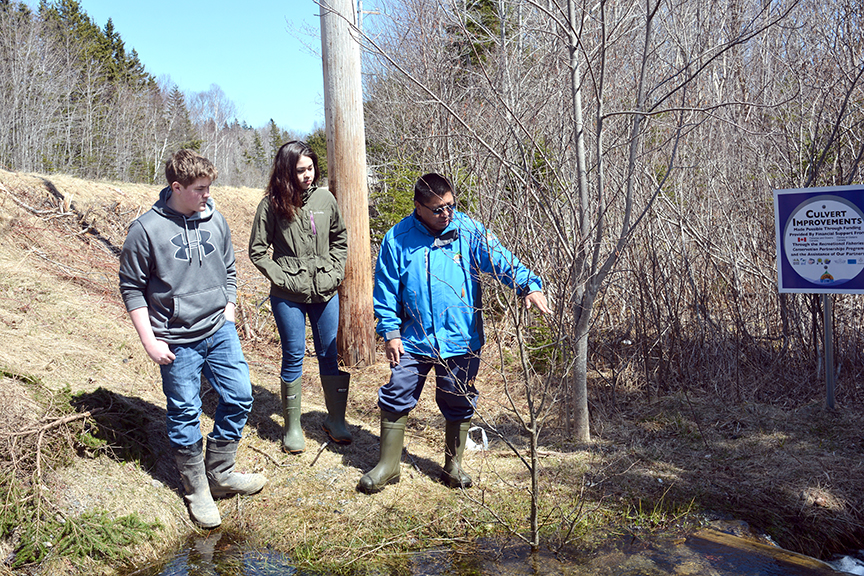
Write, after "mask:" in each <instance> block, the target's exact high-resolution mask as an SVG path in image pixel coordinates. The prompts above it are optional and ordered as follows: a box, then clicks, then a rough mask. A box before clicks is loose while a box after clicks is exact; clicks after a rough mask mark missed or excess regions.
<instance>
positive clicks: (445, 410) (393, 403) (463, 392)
mask: <svg viewBox="0 0 864 576" xmlns="http://www.w3.org/2000/svg"><path fill="white" fill-rule="evenodd" d="M433 367H434V368H435V402H436V404H438V409H439V410H441V414H443V415H444V419H445V420H451V421H453V420H455V421H462V420H469V419H470V418H471V417H472V416H473V415H474V409H475V408H476V406H477V396H478V393H477V388H475V387H474V379H475V378H476V377H477V371H478V370H479V369H480V353H479V351H478V352H473V353H471V354H464V355H462V356H453V357H451V358H443V359H439V358H429V357H427V356H415V355H413V354H408V353H405V354H403V355H402V357H401V358H400V359H399V364H397V365H396V366H393V367H392V368H391V369H390V381H389V382H387V384H385V385H384V386H382V387H381V388H379V389H378V407H379V408H381V409H382V410H386V411H387V412H393V413H395V414H405V413H407V412H409V411H410V410H413V409H414V407H415V406H416V405H417V400H419V399H420V393H421V392H423V385H424V384H425V383H426V375H427V374H429V371H430V370H432V368H433Z"/></svg>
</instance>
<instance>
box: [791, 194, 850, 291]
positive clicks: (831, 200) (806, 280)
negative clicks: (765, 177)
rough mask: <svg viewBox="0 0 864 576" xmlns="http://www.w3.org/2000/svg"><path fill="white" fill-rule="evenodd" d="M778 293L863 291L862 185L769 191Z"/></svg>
mask: <svg viewBox="0 0 864 576" xmlns="http://www.w3.org/2000/svg"><path fill="white" fill-rule="evenodd" d="M774 224H775V228H776V231H777V286H778V289H779V290H780V292H802V293H826V294H831V293H834V294H861V293H864V274H862V271H864V186H862V185H855V186H832V187H826V188H802V189H791V190H775V191H774Z"/></svg>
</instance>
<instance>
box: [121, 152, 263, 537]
mask: <svg viewBox="0 0 864 576" xmlns="http://www.w3.org/2000/svg"><path fill="white" fill-rule="evenodd" d="M165 176H166V178H167V180H168V186H167V187H166V188H164V189H163V190H162V191H161V192H160V193H159V200H158V201H157V202H156V203H155V204H154V205H153V207H152V208H151V209H150V210H149V211H147V212H146V213H145V214H143V215H142V216H141V217H139V218H137V219H136V220H134V221H133V222H132V224H131V225H130V227H129V233H128V235H127V237H126V241H125V242H124V243H123V251H122V253H121V255H120V293H121V294H122V296H123V302H124V304H125V305H126V310H127V311H128V312H129V317H130V318H131V319H132V324H133V325H134V326H135V330H136V332H137V333H138V336H139V338H140V339H141V344H142V345H143V346H144V350H145V351H146V352H147V355H148V356H150V359H151V360H153V361H154V362H156V363H157V364H159V368H160V370H161V373H162V390H163V391H164V393H165V397H166V399H167V419H166V420H167V424H168V440H169V442H170V444H171V448H172V451H173V453H174V460H175V462H176V463H177V468H178V469H179V471H180V476H181V478H182V480H183V487H184V489H185V491H186V502H187V504H188V506H189V515H190V516H191V518H192V520H193V521H195V522H196V523H197V524H198V525H199V526H201V527H202V528H215V527H216V526H219V525H220V524H221V522H222V520H221V517H220V515H219V509H218V508H217V507H216V504H215V503H214V501H213V499H214V498H221V497H225V496H230V495H233V494H254V493H256V492H258V491H259V490H261V488H263V486H264V484H265V482H266V481H267V480H266V478H264V476H262V475H261V474H240V473H237V472H234V460H235V456H236V453H237V444H238V442H239V440H240V438H241V437H242V433H243V427H244V426H245V424H246V419H247V418H248V415H249V411H250V410H251V408H252V384H251V381H250V379H249V366H248V365H247V364H246V360H245V359H244V357H243V351H242V349H241V348H240V339H239V338H238V336H237V330H236V328H235V325H234V306H235V302H236V300H237V277H236V271H235V265H234V248H233V246H232V244H231V231H230V230H229V229H228V224H227V222H226V221H225V218H224V217H223V216H222V214H220V213H219V212H218V211H217V210H216V209H215V207H214V204H213V200H212V199H211V198H210V184H211V183H212V182H213V180H215V179H216V176H217V171H216V167H215V166H213V164H212V163H210V161H209V160H207V159H206V158H204V157H202V156H199V155H198V154H197V153H195V152H194V151H192V150H180V151H178V152H177V153H175V154H174V155H173V156H172V157H171V158H170V159H169V160H168V162H167V163H166V164H165ZM202 373H203V374H204V376H205V377H206V378H207V381H208V382H209V383H210V385H211V386H212V387H213V389H214V390H215V391H216V393H217V394H218V395H219V404H218V406H217V408H216V413H215V414H214V415H213V420H214V423H213V431H212V432H211V433H210V434H209V435H208V436H207V451H206V456H205V454H204V450H203V443H204V442H203V436H202V435H201V424H200V420H199V418H200V414H201V396H200V392H201V374H202Z"/></svg>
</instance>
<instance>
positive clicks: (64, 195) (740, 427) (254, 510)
mask: <svg viewBox="0 0 864 576" xmlns="http://www.w3.org/2000/svg"><path fill="white" fill-rule="evenodd" d="M157 193H158V187H155V186H145V185H137V184H127V183H105V182H90V181H84V180H80V179H75V178H71V177H64V176H60V175H52V176H50V177H42V176H38V175H26V174H17V173H10V172H5V171H2V170H0V374H2V376H0V378H2V385H0V411H2V415H3V417H2V418H0V438H2V439H3V442H4V449H3V450H4V455H3V456H2V457H0V467H2V471H3V472H4V474H8V473H13V474H16V475H17V477H19V478H20V479H21V480H22V481H23V482H25V483H34V482H35V483H39V484H40V485H41V486H42V488H41V490H42V493H43V495H45V499H46V500H47V501H49V502H50V503H51V506H52V507H53V509H54V511H55V512H56V513H58V514H62V515H63V516H64V517H66V518H75V517H76V515H79V514H82V513H85V512H88V511H91V512H92V511H99V510H106V511H108V512H109V513H110V514H112V515H116V516H122V515H125V514H130V513H133V512H135V513H137V514H138V515H140V516H141V517H142V518H144V519H145V520H147V521H158V522H160V523H161V525H162V529H161V530H160V531H159V536H158V537H157V538H155V539H153V540H151V541H148V542H146V543H144V544H140V545H138V546H136V547H135V549H134V550H133V553H134V555H133V557H132V559H131V560H127V561H123V562H113V563H112V562H107V561H106V562H99V561H77V562H70V561H68V560H63V559H49V560H47V561H46V562H44V563H43V564H42V565H41V566H35V567H34V566H30V567H25V568H23V569H22V571H24V572H31V573H41V574H73V573H81V574H85V573H86V574H100V573H101V574H114V573H117V571H119V570H122V569H125V568H128V567H129V566H130V565H139V566H140V565H141V564H142V563H146V562H149V561H152V560H155V559H157V558H160V557H162V556H163V555H164V554H166V553H168V552H170V551H172V550H173V549H174V548H175V547H176V546H177V545H178V543H179V542H180V541H181V540H182V538H183V536H184V535H186V534H188V533H189V532H190V531H192V530H193V527H192V526H191V525H190V523H189V521H188V516H187V514H186V510H185V507H184V505H183V501H182V498H181V495H180V484H179V479H178V478H177V474H176V471H175V469H174V466H173V463H172V461H171V458H170V456H169V455H168V452H167V440H166V438H165V432H164V416H165V413H164V399H163V395H162V391H161V382H160V378H159V372H158V368H157V366H156V365H154V364H153V363H152V362H150V360H149V359H148V358H147V355H146V353H145V352H144V351H143V349H142V348H141V346H140V344H139V342H138V339H137V336H136V335H135V331H134V329H133V328H132V325H131V323H130V322H129V320H128V318H127V315H126V313H125V310H124V308H123V305H122V302H121V300H120V297H119V292H118V289H117V263H118V261H117V253H118V251H119V248H120V247H121V245H122V243H123V239H124V237H125V228H126V225H127V224H128V223H129V221H131V220H132V219H133V218H135V217H136V216H137V215H138V214H140V213H142V212H143V211H145V210H147V209H148V208H149V206H150V205H151V204H152V202H153V201H154V200H155V197H156V194H157ZM260 194H261V191H259V190H252V189H237V188H221V187H216V188H214V199H215V201H216V204H217V207H218V209H219V210H220V211H222V212H223V213H224V214H225V216H226V217H227V218H228V221H229V223H230V225H231V228H232V231H233V233H234V238H233V240H234V245H235V250H236V252H237V263H238V281H239V282H238V284H239V298H238V305H239V306H238V310H239V321H240V324H239V325H240V326H241V328H242V330H241V332H242V334H241V337H243V338H244V342H243V343H244V349H245V351H246V355H247V359H248V361H249V363H250V366H251V368H252V380H253V386H254V392H255V405H254V408H253V414H252V417H251V419H250V421H249V423H248V425H247V435H248V438H247V440H245V441H244V444H243V445H241V449H240V452H239V454H238V465H239V467H240V468H241V469H244V470H247V471H260V472H263V473H264V474H266V475H267V476H268V478H269V483H268V485H267V486H266V487H265V489H264V491H263V492H262V493H261V494H259V495H257V496H254V497H249V498H233V499H228V500H223V501H220V502H219V506H220V510H221V512H222V515H223V522H224V523H223V529H225V530H233V531H236V532H239V533H241V534H243V535H245V536H246V537H247V538H248V539H249V540H251V541H252V542H253V543H254V544H259V545H267V546H270V547H272V548H274V549H277V550H281V551H284V552H286V553H287V554H288V555H289V556H290V557H291V558H292V559H293V560H294V561H295V562H297V563H299V564H301V565H307V566H317V567H322V566H323V567H327V568H329V569H332V570H342V571H350V570H352V569H359V568H360V567H363V566H366V565H367V564H380V563H382V562H383V563H387V564H391V565H400V564H402V563H405V562H407V553H408V552H411V551H415V550H419V549H425V548H429V547H432V546H437V545H441V544H451V545H456V546H468V545H470V544H471V542H473V541H474V539H475V538H477V537H480V536H487V535H495V534H506V533H507V532H508V530H512V531H515V532H519V533H524V532H525V531H526V529H527V525H528V524H527V516H528V498H527V489H528V487H529V485H530V476H529V474H528V471H527V469H526V468H525V466H524V465H523V464H522V461H521V460H520V459H519V458H517V457H516V456H515V455H514V453H513V452H512V451H511V450H509V449H507V448H506V447H505V446H503V445H502V444H501V443H498V442H492V444H491V446H490V449H489V450H487V451H477V452H470V453H467V456H466V465H467V468H468V470H469V472H470V473H471V474H472V476H473V477H474V479H475V487H474V488H472V489H470V490H467V491H464V492H460V491H453V490H449V489H447V488H445V487H444V486H442V485H441V484H439V483H438V482H437V481H436V479H437V477H438V473H439V472H440V469H441V464H442V462H443V420H442V418H441V416H440V414H439V413H438V410H437V408H436V406H435V404H434V397H433V394H432V391H431V389H430V388H429V387H427V390H426V391H425V392H424V394H423V398H422V400H421V403H420V405H419V406H418V408H417V410H416V411H415V412H413V413H412V415H411V417H410V419H409V424H408V433H407V437H406V453H405V456H404V457H403V461H402V481H401V482H400V483H399V484H397V485H395V486H392V487H389V488H387V489H386V490H385V491H383V492H382V493H380V494H377V495H374V496H367V495H363V494H359V493H357V492H356V491H355V489H354V487H355V485H356V483H357V480H358V479H359V478H360V476H361V475H362V474H363V473H364V472H365V471H367V470H369V469H370V468H371V467H372V466H374V464H375V463H376V462H377V457H378V409H377V407H376V399H377V398H376V392H377V388H378V386H379V385H380V384H381V383H383V382H384V381H385V379H386V378H387V377H388V374H389V369H388V367H387V365H386V363H385V362H384V360H383V355H381V354H379V356H378V362H377V363H376V364H375V365H373V366H370V367H365V368H354V369H350V371H351V373H352V387H351V396H350V402H349V407H348V421H349V424H350V425H351V426H352V431H353V433H354V435H355V442H354V443H353V444H352V445H350V446H347V447H339V446H333V445H326V446H323V448H321V447H322V445H323V443H324V442H325V434H324V432H323V431H322V430H321V422H322V421H323V419H324V417H325V409H324V405H323V397H322V395H321V391H320V385H319V383H318V378H317V367H316V366H315V365H314V358H312V357H307V360H306V364H305V368H306V370H305V372H306V373H305V374H304V381H303V411H304V415H303V427H304V431H305V433H306V439H307V451H306V452H305V453H304V454H302V455H300V456H297V457H288V456H286V455H284V454H282V453H281V452H280V451H279V432H280V426H281V416H280V406H279V378H278V366H279V349H278V344H277V341H276V332H275V326H274V325H273V322H272V318H270V317H269V315H268V313H267V304H266V295H267V288H268V286H267V284H266V281H264V279H263V277H261V276H260V274H259V273H258V272H257V270H255V269H254V267H253V266H252V265H251V263H250V262H249V260H248V257H246V241H247V236H246V234H247V233H248V230H249V223H250V221H251V218H252V216H253V214H254V210H255V207H256V205H257V203H258V200H259V198H260ZM310 347H311V342H310ZM488 356H489V360H490V366H488V367H487V368H486V369H484V371H483V372H482V373H481V376H480V378H478V387H479V389H480V390H481V400H480V404H481V410H482V411H483V415H484V417H485V418H486V419H487V420H488V421H490V422H494V423H495V424H496V425H497V426H498V427H499V429H500V430H504V431H506V433H507V434H508V438H509V439H510V440H511V441H512V442H513V443H515V444H516V445H523V444H524V442H525V438H524V437H523V436H521V435H520V433H519V430H518V427H517V426H515V421H514V418H513V416H512V414H511V413H510V412H509V411H508V409H507V400H506V398H505V395H504V390H503V387H502V385H501V380H500V377H499V376H498V374H499V373H498V371H497V370H495V369H494V368H495V367H494V366H492V365H491V362H492V361H494V359H493V358H492V357H493V354H489V355H488ZM819 386H821V384H820V383H814V387H819ZM70 393H71V394H80V396H78V397H77V400H76V401H75V403H74V405H73V406H71V407H70V405H69V400H68V398H69V394H70ZM213 396H214V395H213V394H212V393H205V396H204V398H205V408H204V418H203V420H204V423H203V426H204V428H205V432H206V431H209V429H210V426H211V425H212V420H210V415H212V413H213V410H214V408H215V403H214V402H213ZM595 399H596V395H595ZM85 412H89V413H90V416H88V417H86V418H85V417H84V416H82V414H84V413H85ZM595 412H601V411H599V410H598V411H595ZM70 413H71V414H73V415H75V418H74V419H73V420H72V421H70V422H69V423H68V424H63V425H56V426H54V424H57V422H58V419H59V418H61V417H63V416H68V415H69V414H70ZM862 416H864V411H862V408H861V407H860V406H855V407H841V408H840V409H838V410H836V411H828V410H826V409H825V408H823V406H822V404H821V403H820V402H819V401H814V400H807V401H806V402H801V403H798V404H796V403H795V402H794V401H793V402H790V403H789V404H788V406H787V407H785V408H779V407H776V406H767V405H757V404H741V405H731V404H727V403H725V402H723V401H721V400H719V399H718V398H716V397H714V396H711V395H708V394H700V392H699V391H698V390H692V391H690V392H688V393H687V395H682V396H674V397H666V398H661V399H659V400H657V401H655V402H652V403H648V402H646V401H645V399H644V396H643V395H642V394H641V393H639V392H638V391H632V392H627V391H626V390H621V391H619V393H618V402H617V405H616V406H615V407H614V409H612V407H608V406H604V407H603V410H602V416H599V415H598V414H597V413H595V415H594V421H593V422H592V426H593V434H594V438H595V441H594V442H593V443H592V445H591V446H579V445H575V444H573V443H572V442H569V441H568V440H567V439H566V438H565V437H564V436H563V435H562V434H561V433H560V431H559V430H558V429H557V428H556V426H555V423H554V422H553V421H550V422H549V423H548V425H547V427H546V429H545V430H546V431H545V432H544V434H543V436H542V437H541V459H540V462H541V476H540V478H541V484H542V501H541V519H542V520H543V525H544V528H543V533H544V541H545V542H546V543H547V544H548V545H552V546H555V545H560V544H564V543H569V544H575V545H579V546H590V545H592V544H593V543H596V542H598V541H599V540H602V539H603V538H605V537H607V536H609V535H612V534H620V533H625V532H632V531H650V530H686V529H688V528H690V527H692V526H694V525H696V524H698V523H699V522H700V521H701V520H703V519H705V518H709V517H726V518H731V519H736V520H743V521H746V522H748V523H749V524H750V525H751V527H752V528H753V529H754V530H755V531H757V532H760V533H765V534H768V535H770V536H771V537H772V538H773V539H774V541H775V542H776V543H777V544H779V545H781V546H783V547H785V548H788V549H790V550H793V551H797V552H802V553H805V554H808V555H811V556H815V557H820V558H823V559H824V558H827V557H829V556H830V555H831V554H833V553H836V552H843V551H846V550H849V549H853V548H860V547H861V545H862V543H864V470H862V453H864V439H862V434H861V422H862ZM50 426H53V427H50ZM48 427H50V428H48ZM43 429H44V433H43V434H41V435H40V434H38V431H39V430H43ZM88 430H89V431H98V433H99V434H101V437H102V438H103V439H107V440H108V441H109V444H110V446H111V449H110V450H105V449H89V448H87V447H86V446H83V445H82V444H81V443H80V441H79V440H78V435H79V434H81V433H82V432H86V431H88ZM37 455H38V456H39V457H38V458H37ZM4 477H5V476H4ZM6 505H7V506H8V505H9V503H8V502H7V503H6ZM17 544H18V542H17V541H16V537H15V533H14V531H13V533H12V534H10V535H8V536H7V537H6V538H5V539H3V541H2V542H0V558H6V557H7V556H8V555H9V554H12V553H13V552H14V551H15V549H16V546H17ZM4 570H7V571H8V568H0V572H2V571H4Z"/></svg>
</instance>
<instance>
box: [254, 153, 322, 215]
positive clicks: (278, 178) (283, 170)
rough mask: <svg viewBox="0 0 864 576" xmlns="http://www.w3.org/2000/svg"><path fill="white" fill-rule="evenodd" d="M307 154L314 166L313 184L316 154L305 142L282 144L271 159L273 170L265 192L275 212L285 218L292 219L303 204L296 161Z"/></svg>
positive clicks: (316, 163) (316, 161)
mask: <svg viewBox="0 0 864 576" xmlns="http://www.w3.org/2000/svg"><path fill="white" fill-rule="evenodd" d="M301 156H308V157H309V158H310V159H311V160H312V166H313V167H314V168H315V177H314V178H313V180H312V185H313V186H314V185H315V184H316V183H317V182H318V175H319V171H318V155H317V154H316V153H315V151H314V150H312V148H310V147H309V145H308V144H306V143H305V142H301V141H299V140H292V141H291V142H287V143H286V144H283V145H282V147H281V148H279V151H278V152H276V157H275V158H274V159H273V170H272V171H271V172H270V182H269V183H268V184H267V189H266V190H265V194H266V196H267V197H268V198H270V204H271V205H272V206H273V208H274V209H275V210H276V213H277V214H278V215H279V216H281V217H282V218H285V219H286V220H293V219H294V214H295V213H296V212H297V209H298V208H300V206H302V205H303V190H302V189H301V188H300V182H299V181H298V180H297V162H299V161H300V157H301Z"/></svg>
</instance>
